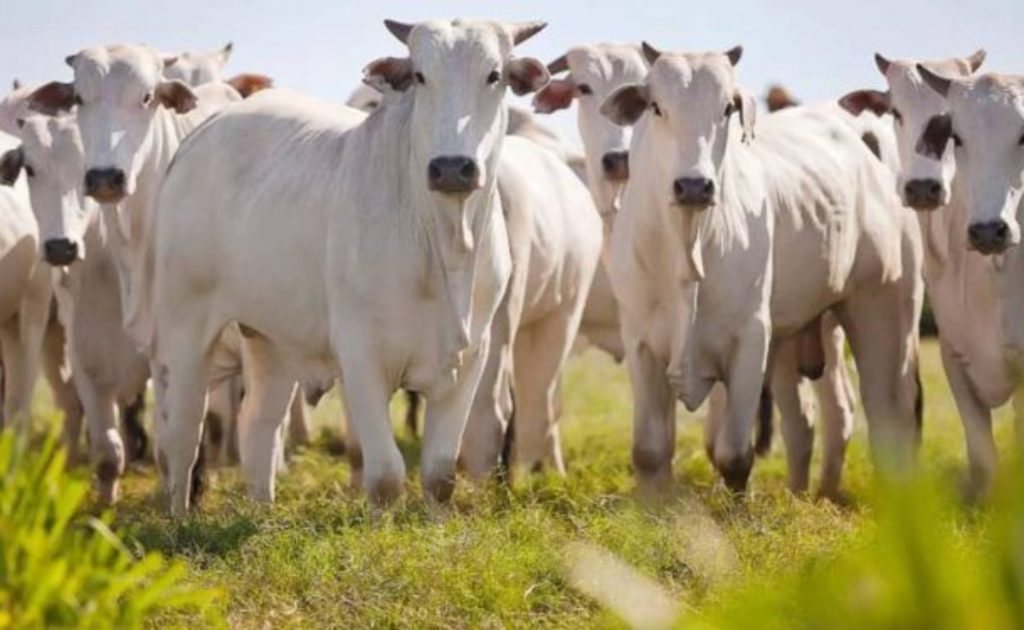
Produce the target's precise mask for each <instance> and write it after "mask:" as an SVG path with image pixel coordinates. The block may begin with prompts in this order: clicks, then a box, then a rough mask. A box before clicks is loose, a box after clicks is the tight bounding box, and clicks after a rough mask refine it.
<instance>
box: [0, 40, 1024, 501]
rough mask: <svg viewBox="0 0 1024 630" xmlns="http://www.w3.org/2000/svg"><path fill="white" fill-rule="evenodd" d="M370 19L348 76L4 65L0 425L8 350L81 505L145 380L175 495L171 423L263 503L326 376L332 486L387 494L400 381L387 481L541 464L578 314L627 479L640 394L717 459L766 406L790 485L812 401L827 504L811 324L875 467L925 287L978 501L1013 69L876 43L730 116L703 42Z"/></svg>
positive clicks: (1012, 367) (642, 452) (127, 436)
mask: <svg viewBox="0 0 1024 630" xmlns="http://www.w3.org/2000/svg"><path fill="white" fill-rule="evenodd" d="M385 25H386V27H387V29H388V30H389V31H390V32H391V33H392V34H393V35H394V36H395V37H396V38H397V39H398V40H399V41H400V42H401V43H402V44H404V45H405V48H406V50H405V55H404V56H395V57H382V58H380V59H377V60H376V61H373V62H371V63H370V64H369V65H367V66H366V68H365V69H364V81H365V84H366V85H365V86H363V87H361V88H360V89H358V90H356V92H355V93H354V94H353V96H352V98H351V100H350V102H349V104H348V105H341V104H334V103H329V102H324V101H320V100H316V99H314V98H312V97H309V96H306V95H303V94H299V93H295V92H290V91H287V90H284V89H276V88H272V86H271V81H270V80H269V79H268V78H266V77H263V76H261V75H255V74H244V75H239V76H237V77H235V78H234V79H231V80H225V79H224V78H223V76H224V75H223V67H224V65H225V63H226V62H227V61H228V57H229V55H230V53H231V47H230V45H228V46H227V47H225V48H224V49H222V50H218V51H215V52H212V53H194V52H186V53H181V54H171V55H168V54H163V53H160V52H158V51H156V50H154V49H151V48H148V47H145V46H135V45H108V46H99V47H95V48H88V49H85V50H82V51H80V52H78V53H76V54H74V55H71V56H69V57H68V58H67V63H68V65H69V66H70V67H71V69H72V71H73V73H74V76H73V79H72V80H71V81H70V82H59V81H54V82H51V83H48V84H45V85H42V86H38V87H22V86H19V85H17V84H16V85H15V89H14V91H13V92H12V93H11V94H10V95H9V96H8V97H7V98H6V99H4V100H3V101H2V102H0V130H2V133H0V154H2V158H0V181H2V183H3V184H5V185H4V186H3V187H0V320H2V323H0V346H2V361H3V418H4V420H6V421H8V422H9V423H13V424H17V425H19V426H21V427H24V426H26V425H27V419H28V418H29V417H30V409H29V408H30V405H31V399H32V396H31V392H32V388H33V385H34V382H35V379H36V374H37V372H38V371H39V370H40V367H42V369H43V372H44V374H45V376H46V378H47V380H48V381H49V383H50V385H51V387H52V388H53V390H54V395H55V396H54V397H55V400H56V402H57V404H58V406H59V407H60V408H61V409H62V411H63V412H64V414H65V431H64V433H65V440H66V443H67V447H68V449H69V451H70V453H71V455H72V459H73V460H78V459H80V458H81V457H82V454H81V453H80V447H79V442H80V433H81V430H80V429H81V425H82V421H83V417H84V420H85V425H86V427H87V437H88V445H89V457H90V459H91V462H92V465H93V466H94V467H95V471H96V483H97V485H98V492H99V495H100V497H101V499H103V500H105V501H108V502H113V501H116V499H117V497H118V494H119V480H120V478H121V476H122V475H123V474H124V471H125V467H126V463H127V462H128V461H130V460H131V459H133V458H138V457H142V456H144V454H145V453H146V451H147V439H146V433H145V430H144V429H143V428H142V423H141V419H140V418H141V414H142V411H143V403H142V401H143V400H144V397H145V394H146V390H147V387H148V385H147V384H148V383H149V382H150V381H151V382H152V390H153V395H154V400H155V410H154V414H153V416H154V419H153V426H154V429H155V431H154V435H155V439H154V441H153V447H152V449H151V450H152V455H153V458H154V460H155V462H156V465H157V468H158V470H159V471H160V474H161V478H162V481H163V486H164V489H165V490H166V492H167V493H168V496H169V502H170V510H171V513H172V514H173V515H183V514H185V513H187V511H188V510H189V508H190V505H192V504H193V503H194V501H195V498H196V493H197V492H198V490H199V486H198V485H197V483H196V480H197V478H198V477H199V474H198V470H197V468H198V467H199V463H198V462H200V461H201V460H202V452H203V450H204V446H203V445H204V444H206V447H205V448H210V447H211V446H216V447H217V448H218V449H219V451H218V452H219V457H220V458H221V459H224V458H227V457H229V456H230V454H231V452H232V451H233V449H237V456H238V459H239V462H240V465H241V468H242V473H243V476H244V479H245V481H246V484H247V487H248V491H249V494H250V496H252V497H253V498H255V499H258V500H263V501H272V500H273V498H274V481H275V476H276V473H277V472H278V471H279V470H280V468H281V466H282V464H283V455H282V452H283V450H284V448H283V442H284V441H285V439H286V438H287V439H292V440H299V441H301V440H303V439H305V420H304V418H303V397H302V395H303V393H305V399H306V400H307V401H310V402H313V403H314V404H315V400H317V399H318V398H319V395H320V394H322V393H323V392H324V391H326V390H327V389H328V388H330V387H331V386H332V385H333V384H334V383H335V382H337V383H338V384H339V386H340V387H341V389H342V390H343V393H344V395H343V397H342V398H343V400H344V405H345V417H346V419H347V428H346V439H347V443H348V453H349V456H350V458H351V461H352V464H353V470H354V475H355V478H356V479H357V480H358V481H359V482H360V483H361V484H362V486H363V488H364V490H365V492H366V494H367V496H368V497H369V499H370V500H371V501H372V502H373V503H374V505H386V504H387V503H388V502H389V501H391V500H392V499H394V498H395V497H396V496H397V495H399V494H400V493H401V492H402V489H403V487H404V485H405V478H406V470H405V464H404V462H403V458H402V455H401V453H400V452H399V450H398V448H397V446H396V442H395V437H394V434H393V429H392V424H391V421H390V418H389V412H388V406H389V401H390V400H391V398H392V397H393V395H394V394H395V392H396V391H397V390H399V389H404V390H405V391H407V392H409V393H410V396H413V397H414V398H416V399H418V397H420V396H422V398H423V399H424V400H425V401H426V412H425V420H424V427H423V438H422V443H423V449H422V467H421V471H422V482H423V491H424V494H425V495H426V496H427V498H428V499H430V500H432V501H439V502H444V501H446V500H447V499H448V498H449V497H450V495H451V492H452V490H453V487H454V483H455V479H456V469H457V467H458V468H461V470H462V471H463V472H464V473H465V475H466V476H467V477H469V478H470V479H472V480H475V481H480V480H484V479H487V478H488V477H490V476H491V475H492V474H494V472H495V471H496V470H498V469H499V468H501V467H503V466H509V465H512V466H516V467H521V468H525V469H527V470H536V469H539V468H541V467H543V466H551V467H553V468H554V469H556V470H558V471H563V470H564V463H563V460H562V454H561V448H560V444H559V431H558V418H559V415H560V410H561V404H560V378H561V376H560V375H561V370H562V368H563V366H564V364H565V362H566V360H567V358H568V357H569V355H570V354H571V352H572V351H573V348H574V347H575V344H576V340H577V338H578V337H580V338H583V339H585V340H587V341H589V342H590V343H591V344H593V345H595V346H597V347H599V348H601V349H603V350H605V351H607V352H608V353H609V354H611V355H612V356H613V357H614V358H615V359H616V360H622V359H624V360H625V362H626V365H627V366H628V370H629V376H630V380H631V383H632V390H633V399H634V431H633V438H632V439H633V450H632V459H633V466H634V469H635V472H636V477H637V482H638V484H639V485H640V486H641V488H642V489H643V490H646V491H655V492H657V491H659V490H661V489H663V488H664V487H665V486H666V485H667V484H668V483H669V482H670V480H671V476H672V475H671V473H672V460H673V455H674V447H675V442H676V440H675V430H676V401H677V400H679V401H681V402H682V403H683V404H684V405H685V406H686V408H687V409H689V410H691V411H692V410H696V409H697V408H698V407H700V406H701V405H703V404H704V403H705V401H707V402H708V403H709V404H708V416H707V419H706V422H705V427H706V430H705V445H706V449H707V453H708V456H709V458H710V459H711V461H712V463H713V465H714V466H715V468H716V469H717V470H718V472H719V473H720V475H721V477H722V479H723V481H724V483H725V484H726V485H727V486H728V487H729V488H731V489H733V490H736V491H742V490H744V489H745V488H746V486H747V483H748V478H749V475H750V472H751V469H752V467H753V464H754V459H755V455H756V454H757V453H763V452H764V451H765V450H766V449H767V448H768V447H769V446H770V441H769V440H770V436H771V431H772V410H773V407H774V406H775V405H777V407H778V409H779V411H780V426H781V433H782V437H783V441H784V443H785V448H786V455H787V461H788V470H789V485H790V488H791V489H792V490H793V491H794V492H797V493H802V492H805V491H807V490H808V486H809V476H810V475H809V468H810V460H811V453H812V448H813V437H814V431H813V427H814V425H815V423H816V421H817V416H819V415H820V426H821V433H822V444H823V457H822V468H823V469H822V474H821V481H820V487H819V488H818V492H819V493H820V494H822V495H824V496H826V497H837V496H838V495H839V494H840V480H841V474H842V468H843V459H844V454H845V449H846V445H847V442H848V440H849V439H850V435H851V432H852V428H853V416H854V409H855V404H856V403H855V400H856V396H855V393H854V389H853V387H852V385H851V382H850V377H849V373H848V371H847V367H846V363H845V359H844V354H845V347H846V344H847V343H848V344H849V347H850V349H851V350H852V355H853V359H854V361H855V363H856V365H857V369H858V373H859V385H860V395H861V401H862V404H863V409H864V412H865V415H866V417H867V421H868V427H869V434H870V441H871V446H872V452H873V454H874V460H875V463H876V465H877V466H879V467H881V468H883V469H884V470H886V471H899V470H903V469H906V468H907V467H909V466H911V465H913V460H914V457H915V451H916V447H917V444H918V442H919V439H920V432H921V423H922V415H923V401H922V391H921V385H920V381H919V379H918V377H917V374H918V361H919V336H918V320H919V317H920V314H921V309H922V304H923V301H924V294H925V290H926V289H927V291H928V294H929V296H930V299H931V303H932V306H933V308H934V312H935V316H936V318H937V321H938V325H939V328H940V345H941V350H942V359H943V365H944V367H945V371H946V374H947V377H948V379H949V383H950V387H951V388H952V390H953V393H954V395H955V398H956V403H957V406H958V408H959V412H960V415H961V417H962V419H963V424H964V430H965V436H966V444H967V455H968V461H969V471H970V475H969V477H970V483H969V486H970V491H971V493H972V495H973V496H976V497H981V496H984V494H985V493H986V491H987V489H988V487H989V485H990V483H991V479H992V476H993V473H994V470H995V467H996V447H995V444H994V442H993V436H992V427H991V422H992V409H993V408H995V407H998V406H1001V405H1003V404H1004V403H1006V402H1007V401H1008V400H1010V398H1012V397H1013V395H1014V394H1015V393H1016V391H1017V386H1018V383H1019V379H1020V370H1021V369H1022V368H1024V355H1022V354H1021V353H1022V351H1024V255H1022V254H1021V249H1022V248H1021V247H1019V242H1020V238H1021V235H1020V232H1021V228H1020V219H1019V217H1018V214H1019V212H1021V211H1024V206H1022V203H1021V198H1022V192H1024V77H1020V76H1010V75H999V74H976V73H977V71H978V70H979V67H980V66H981V64H982V62H983V60H984V53H983V52H981V51H979V52H978V53H975V54H974V55H972V56H970V57H966V58H951V59H946V60H930V61H924V60H920V61H919V60H909V59H902V60H890V59H887V58H885V57H882V56H881V55H876V59H875V62H876V64H877V65H878V69H879V70H880V71H881V73H882V75H883V76H884V79H885V81H886V82H887V83H888V89H887V90H886V91H875V90H859V91H854V92H851V93H849V94H847V95H846V96H844V97H842V98H841V99H838V100H837V102H835V103H828V104H821V105H815V106H796V105H794V106H791V107H786V108H784V109H780V110H779V111H773V112H771V113H768V114H762V115H760V116H759V115H757V113H756V110H757V106H756V104H755V102H754V99H753V98H752V97H751V96H750V94H749V93H748V92H746V91H744V90H743V88H742V87H741V86H740V84H739V82H738V80H737V76H736V70H735V68H736V66H737V64H738V63H739V61H740V58H741V56H742V52H743V51H742V49H741V48H739V47H736V48H733V49H730V50H727V51H725V52H662V51H660V50H658V49H656V48H654V47H652V46H650V45H648V44H643V45H642V46H640V45H620V44H595V45H580V46H576V47H573V48H570V49H569V50H568V51H567V52H566V54H564V55H563V56H561V57H559V58H558V59H556V60H554V61H552V62H551V63H549V64H544V63H542V62H540V61H538V60H537V59H533V58H530V57H520V56H517V55H515V54H514V49H515V47H516V46H517V45H518V44H520V43H522V42H524V41H525V40H527V39H529V38H530V37H532V36H534V35H536V34H537V33H538V32H540V31H541V30H542V28H543V26H544V25H543V24H540V23H523V24H512V23H497V22H476V21H459V20H455V21H429V22H422V23H417V24H403V23H399V22H394V21H385ZM507 89H511V90H512V91H513V92H514V93H515V94H518V95H523V94H528V93H533V94H534V100H533V104H534V109H535V112H536V113H538V114H547V113H551V112H554V111H557V110H560V109H564V108H568V107H569V106H570V105H571V104H573V103H574V102H575V103H576V105H577V109H576V111H577V116H578V123H579V132H580V135H581V137H582V140H583V151H582V152H579V151H577V149H576V148H575V147H574V146H572V144H570V143H568V142H566V141H565V140H564V139H563V138H562V137H561V135H560V134H558V133H556V132H553V131H552V130H550V129H549V128H548V127H546V126H544V125H543V124H542V123H541V122H540V119H539V117H538V116H536V115H535V114H533V113H529V112H527V111H525V110H522V109H517V108H510V107H509V106H508V105H507V104H506V102H505V93H506V90H507ZM775 96H777V95H775ZM771 102H772V103H773V106H772V107H770V109H772V110H774V109H777V108H779V107H781V106H782V105H787V103H779V102H778V99H777V98H774V96H773V98H772V100H771ZM865 110H867V111H865ZM243 392H244V394H243ZM1021 400H1024V398H1022V399H1021ZM236 411H237V413H236ZM236 416H237V417H236ZM1022 417H1024V410H1021V409H1018V421H1020V419H1021V418H1022ZM1019 428H1020V427H1019ZM207 455H210V454H209V453H207Z"/></svg>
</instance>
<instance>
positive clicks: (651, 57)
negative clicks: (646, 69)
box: [640, 42, 661, 66]
mask: <svg viewBox="0 0 1024 630" xmlns="http://www.w3.org/2000/svg"><path fill="white" fill-rule="evenodd" d="M640 48H642V49H643V51H644V59H646V60H647V63H648V64H650V65H652V66H653V65H654V62H655V61H657V60H658V57H660V56H661V51H660V50H658V49H657V48H655V47H654V46H651V45H650V44H648V43H647V42H643V43H641V44H640Z"/></svg>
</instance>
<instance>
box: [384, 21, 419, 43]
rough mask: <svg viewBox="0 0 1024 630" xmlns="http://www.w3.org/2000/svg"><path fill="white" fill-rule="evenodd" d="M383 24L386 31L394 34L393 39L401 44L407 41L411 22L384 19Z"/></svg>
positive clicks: (410, 30)
mask: <svg viewBox="0 0 1024 630" xmlns="http://www.w3.org/2000/svg"><path fill="white" fill-rule="evenodd" d="M384 26H385V28H387V29H388V32H389V33H391V34H392V35H394V36H395V39H397V40H398V41H400V42H402V43H403V44H408V43H409V33H411V32H412V27H413V25H412V24H406V23H405V22H397V21H395V20H384Z"/></svg>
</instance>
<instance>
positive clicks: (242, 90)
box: [227, 73, 274, 98]
mask: <svg viewBox="0 0 1024 630" xmlns="http://www.w3.org/2000/svg"><path fill="white" fill-rule="evenodd" d="M227 83H228V85H230V86H231V87H233V88H235V90H237V91H238V93H239V94H241V95H242V98H249V97H250V96H252V95H253V94H255V93H256V92H260V91H262V90H266V89H269V88H272V87H274V80H273V79H271V78H270V77H267V76H263V75H262V74H248V73H244V74H240V75H238V76H235V77H232V78H230V79H228V82H227Z"/></svg>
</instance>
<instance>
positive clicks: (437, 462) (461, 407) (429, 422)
mask: <svg viewBox="0 0 1024 630" xmlns="http://www.w3.org/2000/svg"><path fill="white" fill-rule="evenodd" d="M489 350H490V338H489V335H484V336H483V338H482V339H481V340H480V344H479V345H478V346H477V347H476V348H468V349H466V350H464V351H463V353H462V354H463V357H462V366H461V367H460V368H459V373H458V376H457V378H456V379H455V382H454V383H452V384H451V385H445V386H443V387H435V388H434V389H433V390H432V391H431V392H430V394H429V395H428V396H427V415H426V419H425V420H424V424H423V456H422V460H421V470H420V474H421V477H422V480H423V493H424V495H425V496H426V497H427V498H428V499H430V500H433V501H436V502H438V503H445V502H447V501H448V499H449V498H451V495H452V492H453V491H454V489H455V460H456V458H457V457H458V455H459V445H460V443H461V442H462V435H463V433H464V432H465V430H466V424H467V420H468V418H469V410H470V409H471V408H472V406H473V399H474V397H475V396H476V393H477V391H478V389H479V387H480V384H481V383H480V381H481V377H482V376H483V371H484V367H485V366H486V364H487V361H488V355H489ZM360 435H362V434H360ZM364 444H365V442H364ZM500 446H501V442H500V441H499V442H498V447H499V449H500Z"/></svg>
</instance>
